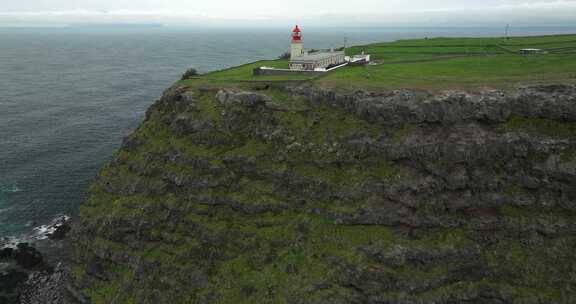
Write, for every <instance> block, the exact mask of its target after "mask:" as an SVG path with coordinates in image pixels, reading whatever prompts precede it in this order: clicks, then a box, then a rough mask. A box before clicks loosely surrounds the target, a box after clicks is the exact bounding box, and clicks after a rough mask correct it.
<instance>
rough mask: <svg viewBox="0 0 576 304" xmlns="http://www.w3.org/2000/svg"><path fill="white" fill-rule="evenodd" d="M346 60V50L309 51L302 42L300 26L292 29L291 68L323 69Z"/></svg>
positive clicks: (301, 69)
mask: <svg viewBox="0 0 576 304" xmlns="http://www.w3.org/2000/svg"><path fill="white" fill-rule="evenodd" d="M345 62H346V56H345V54H344V51H333V50H328V51H317V52H309V51H307V50H305V49H304V45H303V44H302V31H301V30H300V28H299V27H298V26H296V27H295V28H294V29H293V30H292V43H291V45H290V70H297V71H322V70H324V71H325V70H326V69H327V68H330V67H334V66H338V65H340V64H343V63H345Z"/></svg>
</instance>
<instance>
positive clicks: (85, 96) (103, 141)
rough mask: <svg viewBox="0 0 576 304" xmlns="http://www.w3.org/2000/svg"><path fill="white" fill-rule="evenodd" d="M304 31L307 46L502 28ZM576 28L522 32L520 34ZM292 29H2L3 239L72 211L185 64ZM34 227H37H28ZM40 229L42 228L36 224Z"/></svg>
mask: <svg viewBox="0 0 576 304" xmlns="http://www.w3.org/2000/svg"><path fill="white" fill-rule="evenodd" d="M303 30H304V42H305V45H306V46H307V47H311V48H330V47H339V46H341V45H342V44H343V43H344V39H346V40H347V43H348V45H354V44H365V43H370V42H379V41H391V40H396V39H402V38H423V37H436V36H498V35H502V32H503V29H500V28H458V29H456V28H325V29H318V28H316V29H307V28H306V27H303ZM570 32H572V33H573V32H576V29H574V28H571V29H570V28H540V29H539V28H523V29H515V30H514V31H513V34H516V35H534V34H555V33H570ZM289 34H290V28H288V29H284V28H275V29H262V28H242V29H198V28H168V27H164V28H141V29H140V28H119V29H115V28H101V29H98V28H58V29H54V28H52V29H0V238H2V237H18V236H22V235H30V234H34V233H35V232H37V231H43V230H42V228H41V227H43V226H42V225H45V224H48V223H50V221H52V220H53V219H54V218H55V217H58V216H61V215H64V214H66V215H72V216H73V215H75V214H76V213H77V210H78V206H79V204H80V203H81V202H82V201H83V200H84V199H85V196H86V190H87V189H88V187H89V184H90V182H91V181H92V180H93V179H94V176H95V175H96V174H97V172H98V170H99V168H101V167H102V166H103V165H104V164H106V162H107V161H109V160H110V158H111V155H112V154H113V152H114V150H115V149H117V148H118V147H119V145H120V144H121V141H122V138H123V137H124V136H126V135H128V134H130V132H131V131H132V130H133V129H134V128H135V127H136V126H137V125H138V123H139V122H140V121H141V120H142V118H143V116H144V112H145V110H146V108H147V107H148V106H150V105H151V104H152V103H153V102H154V101H155V100H156V99H157V98H158V97H159V96H160V95H161V94H162V91H163V90H164V89H166V88H167V87H168V86H170V84H172V83H173V82H174V81H176V80H177V79H178V78H179V76H180V75H181V74H182V73H183V72H184V71H185V70H186V69H187V68H190V67H194V68H196V69H197V70H199V71H200V72H207V71H212V70H218V69H222V68H226V67H230V66H235V65H239V64H242V63H247V62H251V61H255V60H260V59H271V58H276V57H277V56H279V55H280V54H282V53H283V52H285V51H286V50H287V49H288V46H289V45H288V43H289ZM35 227H36V229H34V228H35ZM38 227H40V228H38Z"/></svg>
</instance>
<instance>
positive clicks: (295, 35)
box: [290, 25, 304, 59]
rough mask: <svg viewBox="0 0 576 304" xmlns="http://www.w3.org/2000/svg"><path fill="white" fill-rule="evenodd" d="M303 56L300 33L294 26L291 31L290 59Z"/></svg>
mask: <svg viewBox="0 0 576 304" xmlns="http://www.w3.org/2000/svg"><path fill="white" fill-rule="evenodd" d="M302 55H304V46H303V45H302V31H301V30H300V28H299V27H298V25H296V27H295V28H294V29H293V30H292V45H291V48H290V59H295V58H297V57H300V56H302Z"/></svg>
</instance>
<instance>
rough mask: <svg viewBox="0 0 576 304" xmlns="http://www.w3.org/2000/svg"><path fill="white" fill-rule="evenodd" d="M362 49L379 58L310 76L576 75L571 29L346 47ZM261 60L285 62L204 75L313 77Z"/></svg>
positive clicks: (567, 78) (441, 80)
mask: <svg viewBox="0 0 576 304" xmlns="http://www.w3.org/2000/svg"><path fill="white" fill-rule="evenodd" d="M522 48H540V49H543V50H545V51H547V52H548V54H544V55H536V56H521V55H519V54H518V53H517V52H518V50H520V49H522ZM361 51H365V52H366V53H368V54H371V55H372V57H373V59H374V60H375V61H376V62H377V63H381V64H379V65H372V66H365V67H349V68H344V69H341V70H337V71H334V72H331V73H329V74H327V75H326V76H325V77H320V78H319V79H316V80H314V82H316V83H317V84H318V85H321V86H329V87H335V88H341V89H358V88H370V89H382V88H386V89H394V88H425V89H448V88H473V87H481V86H491V87H506V86H510V85H514V84H517V83H532V84H534V83H538V82H543V81H544V82H551V81H552V82H556V81H563V82H575V81H576V35H559V36H540V37H511V38H510V39H504V38H436V39H423V40H401V41H396V42H389V43H376V44H370V45H365V46H356V47H352V48H349V49H347V51H346V52H347V54H349V55H353V54H358V53H360V52H361ZM260 66H271V67H279V68H285V67H287V66H288V62H287V61H286V60H268V61H261V62H256V63H253V64H248V65H244V66H242V67H238V68H232V69H228V70H225V71H220V72H214V73H209V74H207V75H205V76H203V78H204V79H205V80H207V81H212V82H214V81H215V82H231V81H272V82H274V81H286V80H312V79H311V78H309V77H305V76H252V69H254V68H256V67H260Z"/></svg>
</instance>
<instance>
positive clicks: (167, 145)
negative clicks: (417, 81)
mask: <svg viewBox="0 0 576 304" xmlns="http://www.w3.org/2000/svg"><path fill="white" fill-rule="evenodd" d="M254 89H255V88H250V87H247V86H242V87H226V88H224V87H220V88H214V87H204V88H196V89H187V88H178V87H175V88H173V89H171V90H169V91H168V92H166V94H165V96H164V97H163V98H162V99H161V100H159V101H158V102H156V103H155V104H154V105H153V106H152V107H151V108H150V110H149V111H148V113H147V116H146V120H145V122H144V123H143V124H142V125H141V126H140V128H139V129H138V130H137V131H135V132H134V134H132V135H131V136H130V137H128V138H127V139H126V140H125V142H124V144H123V147H122V149H121V150H120V151H119V152H118V153H117V154H116V155H115V157H114V160H113V161H112V163H111V164H110V165H108V166H107V167H106V168H104V169H103V170H102V172H101V173H100V175H99V177H98V179H97V181H96V182H95V183H94V185H93V186H92V188H91V195H90V199H89V200H88V201H87V202H86V203H85V204H84V205H83V206H82V208H81V221H80V224H79V225H78V226H77V227H76V229H75V231H74V233H73V237H72V240H73V249H74V252H73V256H74V265H73V266H72V274H73V276H74V278H75V280H76V283H77V284H79V285H80V286H81V287H82V288H83V292H84V293H85V294H86V295H87V296H89V297H90V299H91V300H92V302H93V303H331V304H332V303H463V302H465V303H572V302H574V301H576V276H575V274H574V273H575V271H576V251H575V250H574V249H575V248H576V234H575V233H576V217H575V216H576V87H575V86H542V87H530V88H520V89H518V90H515V91H513V92H501V91H488V90H486V91H480V92H475V93H470V92H457V91H450V92H443V93H435V94H432V93H430V92H419V91H408V90H407V91H392V92H378V93H376V92H364V91H358V92H355V93H351V94H338V93H336V92H334V91H328V90H323V89H319V88H315V87H313V86H310V85H299V86H288V87H283V88H265V89H264V88H259V90H258V91H257V92H256V91H254Z"/></svg>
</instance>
